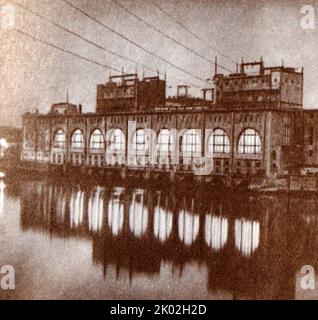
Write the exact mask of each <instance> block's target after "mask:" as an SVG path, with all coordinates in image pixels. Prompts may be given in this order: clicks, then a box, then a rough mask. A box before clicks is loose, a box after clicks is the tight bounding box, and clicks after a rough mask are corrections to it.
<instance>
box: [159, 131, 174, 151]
mask: <svg viewBox="0 0 318 320" xmlns="http://www.w3.org/2000/svg"><path fill="white" fill-rule="evenodd" d="M157 147H158V151H159V154H160V153H165V152H171V151H173V136H172V134H171V132H170V130H169V129H161V130H160V132H159V134H158V142H157Z"/></svg>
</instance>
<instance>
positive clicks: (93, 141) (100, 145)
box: [89, 129, 105, 150]
mask: <svg viewBox="0 0 318 320" xmlns="http://www.w3.org/2000/svg"><path fill="white" fill-rule="evenodd" d="M104 145H105V141H104V136H103V133H102V132H101V131H100V130H99V129H95V130H94V131H93V132H92V134H91V138H90V140H89V147H90V149H97V150H103V149H104Z"/></svg>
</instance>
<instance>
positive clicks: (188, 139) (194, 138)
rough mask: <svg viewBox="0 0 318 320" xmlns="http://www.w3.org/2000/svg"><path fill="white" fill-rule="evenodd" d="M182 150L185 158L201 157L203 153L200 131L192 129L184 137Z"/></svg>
mask: <svg viewBox="0 0 318 320" xmlns="http://www.w3.org/2000/svg"><path fill="white" fill-rule="evenodd" d="M181 148H182V149H181V150H182V153H183V156H191V157H193V156H194V155H200V153H201V137H200V135H199V132H198V130H195V129H190V130H187V131H186V133H185V134H184V135H183V136H182V141H181Z"/></svg>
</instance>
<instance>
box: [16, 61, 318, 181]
mask: <svg viewBox="0 0 318 320" xmlns="http://www.w3.org/2000/svg"><path fill="white" fill-rule="evenodd" d="M237 71H238V72H236V73H233V74H229V75H224V74H219V73H216V74H215V75H214V77H213V86H212V87H211V88H208V89H204V90H203V97H202V98H193V97H191V96H189V94H188V87H187V86H178V94H177V96H176V97H173V98H171V97H169V98H166V81H165V80H162V79H160V78H159V76H156V77H148V78H143V79H141V80H140V79H139V78H138V75H137V74H129V75H121V76H112V77H110V78H109V82H108V83H106V84H102V85H98V86H97V97H96V112H95V113H83V112H82V106H81V105H80V106H76V105H73V104H70V103H69V102H66V103H60V104H55V105H53V106H52V108H51V111H50V112H49V113H48V114H41V113H26V114H24V115H23V148H22V153H21V160H22V161H23V163H24V164H25V165H26V166H27V165H28V164H29V165H32V166H35V165H36V166H38V167H42V168H48V169H49V168H50V167H56V166H63V167H82V168H83V167H87V168H99V169H100V168H105V170H106V169H107V168H112V167H113V166H116V168H118V167H120V168H125V169H139V170H140V169H147V170H150V171H151V170H157V171H158V170H159V171H164V172H171V173H173V174H174V175H175V174H176V173H178V172H194V171H195V169H196V168H198V167H199V168H200V166H201V167H208V165H207V163H210V164H211V163H212V164H213V168H212V170H210V171H209V170H208V171H206V172H204V170H203V171H202V172H204V175H205V176H214V175H220V176H237V177H247V176H260V177H266V178H269V179H278V178H280V177H286V176H289V175H297V174H300V173H301V172H303V171H304V170H307V172H309V171H313V170H314V168H315V166H317V165H318V149H317V138H316V128H315V123H316V120H317V117H318V112H317V111H315V110H305V109H303V104H302V102H303V70H296V69H295V68H287V67H284V66H278V67H265V66H264V63H263V61H262V60H261V61H258V62H252V63H244V62H242V63H241V65H240V68H239V69H238V70H237ZM131 128H133V129H131ZM149 129H151V130H149ZM153 144H155V147H150V146H153ZM109 154H111V155H112V157H113V158H112V161H109V157H108V155H109ZM176 154H177V156H176ZM114 157H115V161H113V160H114ZM142 157H143V158H144V160H141V159H142ZM132 159H135V161H133V160H132ZM136 159H137V161H136ZM317 167H318V166H317Z"/></svg>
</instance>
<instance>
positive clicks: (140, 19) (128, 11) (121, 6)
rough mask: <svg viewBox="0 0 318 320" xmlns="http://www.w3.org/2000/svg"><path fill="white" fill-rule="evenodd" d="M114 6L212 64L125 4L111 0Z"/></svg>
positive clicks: (212, 62)
mask: <svg viewBox="0 0 318 320" xmlns="http://www.w3.org/2000/svg"><path fill="white" fill-rule="evenodd" d="M111 1H112V2H113V3H114V4H115V5H116V6H118V7H119V8H121V9H122V10H124V11H125V12H127V13H128V14H129V15H131V16H133V17H135V18H136V19H137V20H138V21H140V22H142V23H144V24H145V25H146V26H148V27H149V28H151V29H153V30H155V31H156V32H158V33H160V34H161V35H162V36H164V37H165V38H167V39H169V40H170V41H172V42H174V43H176V44H177V45H179V46H181V47H183V48H184V49H186V50H188V51H189V52H191V53H192V54H194V55H196V56H197V57H199V58H201V59H203V60H205V61H207V62H209V63H210V64H212V65H214V64H215V63H214V61H212V60H210V59H207V58H205V57H204V56H203V55H202V54H200V53H198V52H197V51H195V50H193V49H192V48H190V47H189V46H187V45H185V44H183V43H181V42H180V41H178V40H176V39H174V38H173V37H171V36H169V35H168V34H167V33H165V32H163V31H162V30H160V29H159V28H157V27H155V26H154V25H153V24H151V23H149V22H147V21H146V20H144V19H143V18H141V17H140V16H138V15H137V14H135V13H134V12H132V11H131V10H129V9H128V8H126V7H125V6H123V5H122V4H120V3H119V2H118V1H116V0H111ZM218 66H219V67H220V68H222V69H224V70H226V71H229V72H232V71H231V70H230V69H228V68H226V67H224V66H222V65H218Z"/></svg>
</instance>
